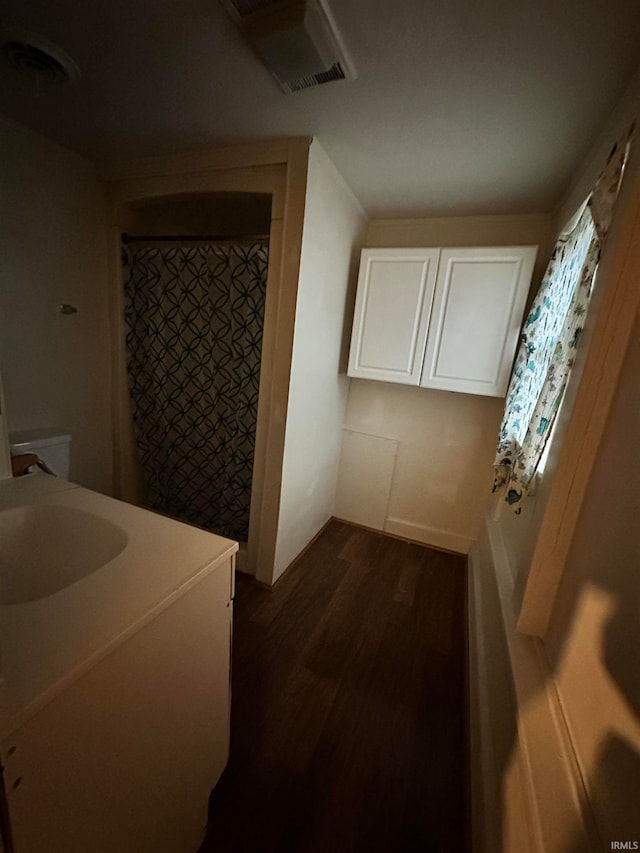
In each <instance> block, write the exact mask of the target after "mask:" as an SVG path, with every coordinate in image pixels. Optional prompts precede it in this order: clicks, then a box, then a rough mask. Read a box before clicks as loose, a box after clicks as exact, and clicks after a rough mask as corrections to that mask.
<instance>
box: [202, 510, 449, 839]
mask: <svg viewBox="0 0 640 853" xmlns="http://www.w3.org/2000/svg"><path fill="white" fill-rule="evenodd" d="M464 596H465V560H464V558H462V557H458V556H455V555H451V554H444V553H441V552H438V551H432V550H430V549H428V548H423V547H420V546H418V545H411V544H408V543H405V542H401V541H399V540H395V539H390V538H388V537H385V536H382V535H379V534H376V533H371V532H369V531H365V530H361V529H359V528H355V527H351V526H349V525H346V524H342V523H340V522H335V521H334V522H332V523H331V524H330V525H329V527H328V528H327V529H326V530H325V531H324V533H323V534H322V536H320V537H319V539H318V540H317V541H316V542H315V543H314V544H313V546H312V547H311V548H310V549H309V550H308V551H307V553H306V554H305V555H304V556H303V558H302V559H301V560H300V561H299V562H298V563H297V564H296V566H294V567H293V568H292V569H291V570H290V571H289V572H288V573H287V574H286V575H285V577H284V578H283V579H282V580H281V581H280V582H279V583H278V585H277V586H276V588H275V590H274V591H273V592H270V591H268V590H265V589H263V588H261V587H259V586H257V585H256V584H254V583H252V582H251V581H250V580H249V579H247V578H241V579H239V581H238V584H237V590H236V600H235V610H234V649H233V700H232V735H231V758H230V761H229V765H228V767H227V770H226V771H225V774H224V775H223V778H222V779H221V781H220V783H219V784H218V786H217V787H216V790H215V791H214V793H213V795H212V798H211V804H210V829H209V834H208V837H207V840H206V842H205V843H204V845H203V847H202V853H213V851H216V853H223V851H231V850H233V851H247V853H249V851H251V853H254V851H255V853H262V851H265V853H266V851H305V853H306V851H313V853H316V851H317V853H329V851H338V853H343V852H344V853H347V851H378V850H380V851H389V853H392V851H421V853H430V851H447V853H458V851H462V850H464V848H465V841H464V838H465V834H464V828H465V813H466V804H465V784H464V779H465V772H464V769H465V687H464V618H465V616H464V614H465V602H464Z"/></svg>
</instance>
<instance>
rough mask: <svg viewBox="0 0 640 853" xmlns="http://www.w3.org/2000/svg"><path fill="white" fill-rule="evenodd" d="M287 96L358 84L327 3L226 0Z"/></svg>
mask: <svg viewBox="0 0 640 853" xmlns="http://www.w3.org/2000/svg"><path fill="white" fill-rule="evenodd" d="M222 3H223V4H224V6H225V7H226V9H227V10H228V11H229V12H230V13H231V15H232V16H233V17H234V18H235V20H236V21H237V22H238V23H239V25H240V28H241V29H242V31H243V32H244V34H245V35H246V37H247V38H248V40H249V41H250V42H251V44H252V45H253V47H254V49H255V51H256V52H257V53H258V55H259V56H260V57H261V59H262V60H263V62H264V64H265V65H266V66H267V68H268V69H269V71H270V72H271V73H272V74H273V76H274V77H275V79H276V80H277V82H278V83H279V85H280V87H281V89H282V90H283V91H284V92H299V91H300V90H302V89H310V88H312V87H314V86H321V85H322V84H323V83H330V82H332V81H333V80H353V79H355V76H356V74H355V72H354V69H353V65H352V64H351V62H350V61H349V59H348V58H347V55H346V52H345V49H344V45H343V44H342V40H341V38H340V35H339V33H338V30H337V28H336V25H335V21H334V20H333V16H332V15H331V12H330V11H329V8H328V7H327V5H326V0H222Z"/></svg>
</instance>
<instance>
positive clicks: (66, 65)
mask: <svg viewBox="0 0 640 853" xmlns="http://www.w3.org/2000/svg"><path fill="white" fill-rule="evenodd" d="M0 50H1V51H2V53H3V54H4V56H5V57H6V59H7V60H8V61H9V62H10V63H11V64H12V65H13V66H14V67H15V68H17V69H18V70H19V71H22V72H23V73H25V74H30V75H32V76H34V77H35V78H36V79H37V80H41V81H43V82H49V83H69V82H72V81H76V80H78V79H79V78H80V69H79V68H78V66H77V65H76V63H75V62H74V61H73V59H71V57H70V56H69V54H68V53H65V51H64V50H62V48H61V47H58V45H56V44H53V43H52V42H50V41H48V40H47V39H45V38H43V37H42V36H40V35H36V34H35V33H31V32H28V31H27V30H23V29H17V28H13V27H12V28H10V29H2V30H0Z"/></svg>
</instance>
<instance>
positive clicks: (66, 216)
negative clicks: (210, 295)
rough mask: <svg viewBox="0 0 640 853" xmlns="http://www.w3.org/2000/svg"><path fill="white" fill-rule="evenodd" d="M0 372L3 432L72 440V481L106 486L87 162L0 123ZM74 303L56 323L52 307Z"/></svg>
mask: <svg viewBox="0 0 640 853" xmlns="http://www.w3.org/2000/svg"><path fill="white" fill-rule="evenodd" d="M0 162H1V163H2V192H1V194H0V368H1V370H2V376H3V380H4V393H5V400H6V411H7V422H8V427H9V429H10V430H21V429H30V428H35V427H49V426H55V427H61V428H64V429H66V430H69V431H70V432H71V433H72V436H73V440H72V441H73V443H72V462H71V479H73V480H75V481H76V482H79V483H81V484H82V485H86V486H89V487H91V488H95V489H98V490H100V491H104V492H109V491H110V489H111V465H112V458H111V457H112V451H111V412H110V388H109V347H110V343H109V329H108V313H107V284H106V275H107V271H106V264H107V262H106V224H105V211H104V203H103V196H102V189H101V186H100V184H99V182H98V179H97V177H96V174H95V171H94V168H93V166H92V165H91V164H89V163H88V162H86V161H85V160H83V159H81V158H80V157H78V156H77V155H75V154H73V153H71V152H70V151H67V150H66V149H64V148H61V147H60V146H59V145H57V144H55V143H53V142H50V141H49V140H47V139H45V138H44V137H41V136H39V135H37V134H35V133H33V132H32V131H30V130H27V129H26V128H24V127H21V126H20V125H18V124H16V123H14V122H12V121H10V120H7V119H0ZM63 302H68V303H70V304H72V305H75V306H77V308H78V313H77V314H74V315H72V316H63V315H61V314H60V313H59V310H58V306H59V304H60V303H63Z"/></svg>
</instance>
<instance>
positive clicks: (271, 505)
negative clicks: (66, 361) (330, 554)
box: [101, 137, 311, 585]
mask: <svg viewBox="0 0 640 853" xmlns="http://www.w3.org/2000/svg"><path fill="white" fill-rule="evenodd" d="M310 144H311V139H310V138H309V137H291V138H284V139H272V140H265V141H260V142H248V143H246V142H245V143H236V144H226V145H218V146H213V147H211V148H208V149H206V150H199V151H193V152H187V153H182V154H175V155H169V156H161V157H149V158H144V159H139V160H127V161H119V162H111V163H108V164H105V165H104V166H103V167H102V169H101V176H102V178H103V180H104V181H105V183H106V198H107V216H108V220H107V221H108V241H109V244H108V256H109V315H110V332H111V351H112V365H111V389H110V390H111V410H112V432H113V446H114V470H113V478H114V492H115V496H116V497H118V498H120V499H121V500H126V501H129V502H131V503H138V502H139V501H140V498H141V489H140V483H139V479H138V477H137V476H136V469H137V466H136V457H135V442H134V436H133V426H132V422H131V415H130V409H129V398H128V391H127V374H126V353H125V330H124V304H123V288H122V265H121V258H120V248H121V247H120V238H121V235H122V232H123V231H126V230H127V228H128V227H129V220H130V213H129V209H130V208H134V207H137V206H144V205H145V204H146V203H148V202H151V201H158V200H160V199H163V198H164V199H171V198H175V197H180V196H181V197H185V196H201V195H207V194H211V193H217V192H251V193H269V194H271V197H272V207H271V228H270V238H269V243H270V251H269V271H268V277H267V300H266V305H265V315H264V332H263V343H262V361H261V373H260V389H259V402H258V418H257V427H256V447H255V460H254V470H253V483H252V494H251V517H250V524H249V542H248V560H247V563H248V565H247V569H248V571H250V572H251V573H252V574H255V576H256V578H257V579H258V580H259V581H261V582H262V583H265V584H268V585H271V584H272V583H273V570H274V563H275V548H276V538H277V531H278V520H279V510H280V491H281V483H282V462H283V455H284V440H285V427H286V420H287V407H288V397H289V377H290V371H291V353H292V349H293V331H294V323H295V311H296V300H297V292H298V276H299V271H300V253H301V247H302V228H303V220H304V207H305V198H306V186H307V167H308V158H309V146H310Z"/></svg>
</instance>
